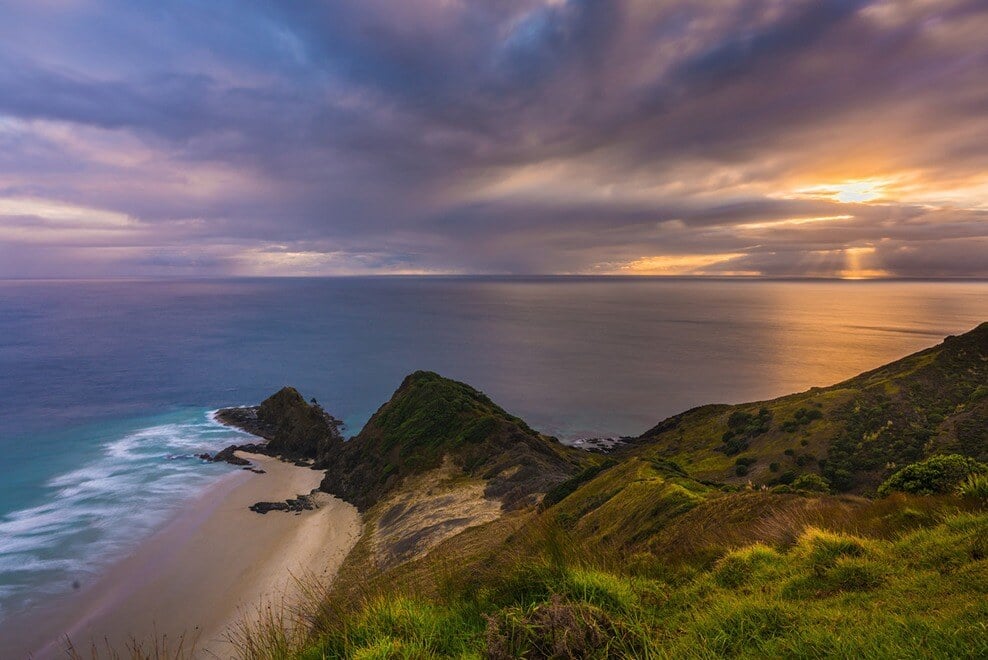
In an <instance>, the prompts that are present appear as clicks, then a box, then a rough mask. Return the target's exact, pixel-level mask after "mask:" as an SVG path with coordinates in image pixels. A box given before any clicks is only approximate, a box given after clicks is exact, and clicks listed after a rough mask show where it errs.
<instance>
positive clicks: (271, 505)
mask: <svg viewBox="0 0 988 660" xmlns="http://www.w3.org/2000/svg"><path fill="white" fill-rule="evenodd" d="M315 508H316V503H315V502H314V501H313V500H312V497H310V496H309V495H299V496H298V497H296V498H295V499H290V500H285V501H284V502H255V503H254V504H251V505H250V510H251V511H253V512H254V513H260V514H265V513H267V512H268V511H291V512H294V513H301V512H302V511H312V510H313V509H315Z"/></svg>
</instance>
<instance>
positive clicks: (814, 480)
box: [791, 472, 830, 493]
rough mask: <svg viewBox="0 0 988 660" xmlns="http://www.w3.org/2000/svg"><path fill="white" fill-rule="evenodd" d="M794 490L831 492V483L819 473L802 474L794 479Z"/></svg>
mask: <svg viewBox="0 0 988 660" xmlns="http://www.w3.org/2000/svg"><path fill="white" fill-rule="evenodd" d="M791 485H792V487H793V489H794V490H806V491H810V492H813V493H829V492H830V483H829V482H828V481H827V480H826V479H824V478H823V477H821V476H820V475H819V474H813V473H812V472H811V473H809V474H801V475H799V476H798V477H796V478H795V479H793V481H792V484H791Z"/></svg>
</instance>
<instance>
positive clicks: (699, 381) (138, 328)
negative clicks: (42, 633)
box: [0, 278, 988, 616]
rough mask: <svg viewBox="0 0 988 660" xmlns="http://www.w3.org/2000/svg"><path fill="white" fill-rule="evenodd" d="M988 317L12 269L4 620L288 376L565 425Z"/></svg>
mask: <svg viewBox="0 0 988 660" xmlns="http://www.w3.org/2000/svg"><path fill="white" fill-rule="evenodd" d="M985 320H988V284H986V283H981V282H953V283H942V282H751V281H747V282H745V281H690V280H620V279H593V278H585V279H554V278H531V279H496V278H462V279H456V278H443V279H416V278H410V279H387V278H379V279H374V278H369V279H325V280H318V279H313V280H226V281H190V282H0V452H2V456H3V460H2V462H0V616H2V612H3V611H4V610H5V609H6V610H7V611H9V610H10V609H11V608H13V607H20V606H21V605H23V603H24V602H25V601H27V600H30V599H32V598H34V599H37V598H39V597H42V596H44V595H45V594H49V593H55V592H57V591H59V590H66V589H71V584H72V582H73V581H74V580H80V581H81V582H85V581H86V580H88V579H91V576H92V575H93V574H94V572H95V571H98V570H99V567H100V566H101V565H103V564H104V563H105V562H107V561H111V560H112V558H113V557H115V556H119V555H120V554H121V553H124V552H126V551H127V548H128V547H130V546H131V545H132V544H133V543H135V542H136V541H137V540H139V539H140V538H141V537H143V536H145V535H146V534H148V533H149V532H150V531H151V530H153V529H154V528H155V527H156V526H157V525H158V524H160V522H161V521H162V520H164V519H165V518H167V516H168V514H169V512H170V511H173V510H174V509H175V507H177V506H180V503H181V501H182V500H183V499H184V498H186V497H188V496H190V495H192V494H193V493H194V492H196V491H197V490H198V489H200V488H202V487H205V486H206V485H208V484H209V483H210V482H211V481H212V480H213V479H215V478H216V477H217V476H218V475H221V474H223V473H225V472H226V471H228V470H229V469H230V468H229V466H218V465H209V464H204V463H202V462H200V461H197V460H194V459H192V458H189V456H190V455H191V454H193V453H196V452H199V451H204V450H207V449H217V448H219V447H222V446H225V445H226V444H229V443H230V442H234V441H237V440H236V436H237V434H236V432H234V431H231V430H229V429H225V428H223V427H218V426H216V425H214V424H212V423H211V422H210V421H209V419H208V416H207V413H208V411H209V410H211V409H215V408H217V407H220V406H225V405H236V404H242V403H252V402H256V401H259V400H260V399H262V398H263V397H264V396H266V395H267V394H270V393H271V392H273V391H274V390H276V389H277V388H278V387H280V386H282V385H284V384H293V385H295V386H297V387H299V388H300V389H301V390H302V392H303V394H305V395H306V396H308V397H316V398H317V399H318V400H319V401H320V402H321V403H322V404H323V405H324V406H325V407H326V408H327V409H328V410H329V411H331V412H332V413H333V414H335V415H337V416H338V417H342V418H343V419H345V420H346V421H347V423H348V426H349V430H350V431H351V432H356V431H357V430H359V428H360V426H361V425H362V424H363V423H364V421H366V419H367V418H368V417H369V416H370V415H371V414H372V412H373V411H374V410H375V409H376V408H377V407H378V406H379V405H380V404H381V403H383V402H384V401H385V400H386V399H387V398H388V396H389V395H390V393H391V392H392V391H393V389H394V388H395V387H396V386H397V385H398V383H400V381H401V379H402V378H403V377H404V375H406V374H407V373H409V372H411V371H414V370H416V369H431V370H435V371H439V372H440V373H443V374H444V375H447V376H451V377H454V378H457V379H460V380H464V381H467V382H469V383H471V384H472V385H474V386H476V387H478V388H480V389H482V390H484V391H486V392H487V393H488V394H490V395H491V396H492V397H493V398H494V399H495V400H496V401H497V402H498V403H500V404H501V405H503V406H504V407H505V408H507V409H508V410H509V411H511V412H512V413H515V414H517V415H520V416H522V417H524V418H525V419H526V420H527V421H529V422H530V423H531V424H532V425H533V426H535V427H537V428H539V429H540V430H543V431H545V432H548V433H552V434H555V435H558V436H560V437H562V438H569V439H572V438H578V437H588V436H603V435H622V434H637V433H640V432H641V431H643V430H645V429H646V428H648V427H649V426H651V425H652V424H654V423H655V422H657V421H658V420H660V419H662V418H664V417H666V416H668V415H671V414H675V413H677V412H680V411H682V410H685V409H687V408H690V407H692V406H695V405H699V404H703V403H710V402H715V401H724V402H737V401H743V400H755V399H762V398H769V397H773V396H777V395H780V394H785V393H788V392H791V391H797V390H801V389H805V388H807V387H810V386H813V385H827V384H830V383H833V382H836V381H839V380H841V379H843V378H846V377H850V376H852V375H854V374H856V373H858V372H860V371H863V370H866V369H869V368H872V367H875V366H878V365H879V364H882V363H884V362H888V361H890V360H892V359H895V358H898V357H901V356H902V355H905V354H907V353H910V352H912V351H915V350H918V349H921V348H924V347H926V346H929V345H931V344H934V343H936V342H938V341H940V339H941V338H942V337H943V336H944V335H946V334H953V333H958V332H963V331H965V330H967V329H970V328H971V327H973V326H975V325H977V324H978V323H979V322H981V321H985Z"/></svg>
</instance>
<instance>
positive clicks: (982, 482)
mask: <svg viewBox="0 0 988 660" xmlns="http://www.w3.org/2000/svg"><path fill="white" fill-rule="evenodd" d="M957 492H958V494H960V495H961V497H968V498H971V499H976V500H980V501H981V502H982V504H985V505H988V474H984V473H982V474H970V475H968V477H967V479H965V480H964V481H962V482H961V484H960V485H959V486H958V487H957Z"/></svg>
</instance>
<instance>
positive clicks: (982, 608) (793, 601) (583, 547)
mask: <svg viewBox="0 0 988 660" xmlns="http://www.w3.org/2000/svg"><path fill="white" fill-rule="evenodd" d="M755 497H763V498H765V497H769V496H765V495H755ZM911 503H913V501H912V500H900V501H898V502H896V507H895V508H896V510H898V511H903V510H906V509H908V508H909V505H910V504H911ZM957 506H958V503H957V502H956V501H938V502H937V503H936V505H935V507H934V510H933V511H932V512H931V513H932V514H933V515H932V516H931V517H930V518H927V519H926V520H927V521H928V523H927V524H923V525H920V526H918V527H917V526H914V525H913V524H912V523H911V522H905V519H901V520H900V522H898V523H896V524H895V525H893V526H892V527H891V528H889V527H886V528H885V530H884V533H883V534H881V535H876V534H874V533H871V534H866V533H860V532H859V533H857V534H855V533H850V532H845V531H827V530H825V529H821V528H819V527H815V526H802V527H799V526H798V525H797V526H795V527H794V528H793V529H792V530H791V531H792V532H793V536H792V537H791V539H789V540H784V541H777V542H771V543H765V542H758V541H754V542H750V543H747V544H742V545H739V546H738V547H736V548H735V549H732V550H725V551H723V552H722V553H721V554H720V555H719V557H718V558H716V559H715V560H713V561H710V560H709V559H707V558H704V557H702V556H700V555H692V556H690V558H689V561H687V562H685V563H683V564H680V565H679V566H678V567H670V566H669V565H667V564H666V562H665V561H664V560H663V558H662V557H661V556H659V555H652V554H648V555H642V554H640V553H638V554H623V553H620V552H614V551H613V550H612V551H610V552H601V550H600V547H599V546H596V545H594V544H592V543H588V542H587V539H586V538H585V537H579V536H575V535H570V534H568V533H567V532H566V531H565V530H561V529H559V528H555V527H553V526H552V523H551V522H550V520H549V518H548V516H549V512H545V513H543V514H540V515H539V516H536V517H534V518H533V519H531V520H530V521H529V522H528V523H527V524H526V525H525V527H524V528H523V530H522V532H520V533H516V534H515V535H513V536H512V537H510V539H508V540H509V543H504V544H501V545H498V546H495V547H494V548H493V549H492V550H488V551H486V552H482V553H479V554H476V555H470V554H466V555H462V554H461V555H460V559H461V562H462V563H463V564H465V565H463V566H462V567H460V568H457V569H454V570H452V572H450V570H449V567H448V566H445V565H443V564H442V563H441V562H440V561H438V560H435V561H422V562H419V565H418V566H417V567H416V569H417V570H418V571H419V572H420V573H421V574H424V575H428V576H430V577H431V580H432V581H433V583H435V584H437V585H438V588H436V589H433V590H424V591H423V590H414V589H413V590H404V589H401V588H399V587H391V588H390V589H388V590H386V591H384V592H378V593H376V594H375V595H374V596H371V597H369V598H367V599H366V600H365V601H364V604H363V605H360V606H357V607H355V608H353V609H350V610H347V611H346V613H345V615H344V614H342V613H339V615H338V616H336V617H332V618H327V619H324V620H322V621H320V623H319V627H318V628H317V629H318V633H317V634H316V636H315V637H313V638H311V639H310V640H309V641H308V642H307V643H306V644H305V646H304V650H300V652H299V655H300V657H303V658H312V659H316V658H343V657H345V658H378V657H381V658H393V657H416V658H425V657H477V658H480V657H488V658H516V657H528V658H553V657H600V658H603V657H629V658H630V657H636V658H637V657H657V658H714V657H724V656H734V657H751V658H755V657H816V656H838V657H915V656H917V655H919V656H924V657H978V656H983V655H984V654H985V653H988V637H986V636H985V635H984V628H983V624H984V620H985V617H986V616H988V601H986V600H985V599H984V594H985V593H986V590H988V560H986V557H988V543H986V538H988V537H986V530H988V514H985V513H984V512H971V513H965V512H957ZM951 511H954V513H950V512H951ZM858 514H859V517H858V519H857V520H856V524H857V525H859V526H860V527H862V528H865V527H868V523H869V521H872V522H874V520H873V519H875V518H879V517H884V518H886V519H887V518H888V517H889V514H888V512H887V511H886V510H878V509H868V508H867V505H865V506H863V507H862V508H861V509H859V510H858ZM935 520H939V522H933V521H935ZM797 528H799V531H798V532H797V531H795V530H796V529H797ZM873 529H874V528H873ZM411 582H412V581H411V580H409V579H408V576H407V574H406V581H405V583H406V584H409V583H411Z"/></svg>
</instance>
